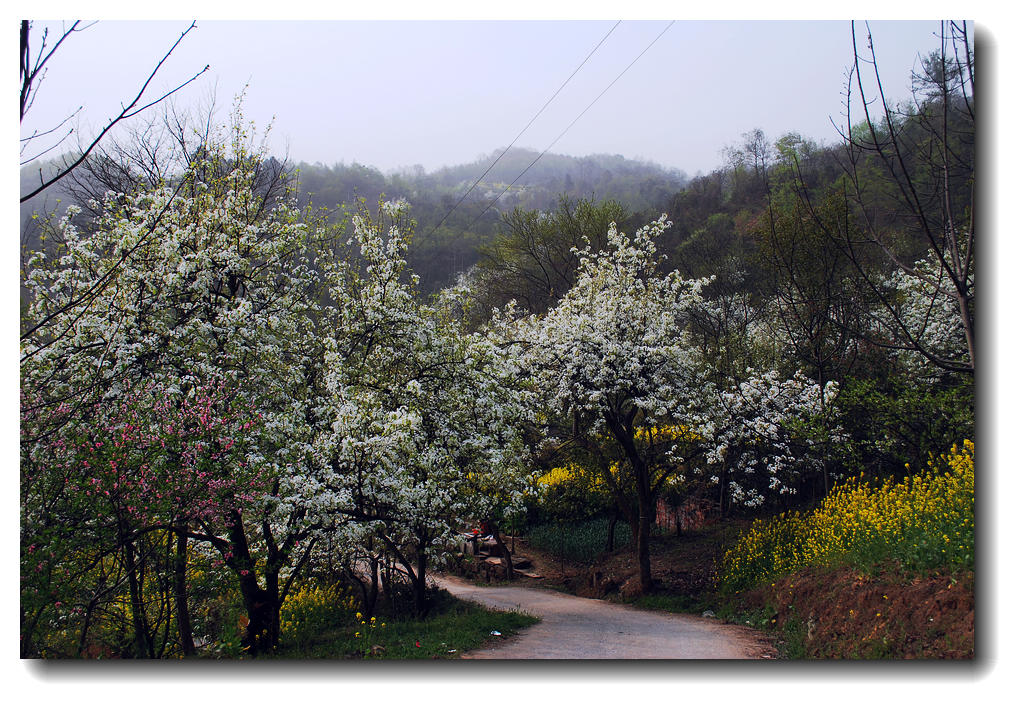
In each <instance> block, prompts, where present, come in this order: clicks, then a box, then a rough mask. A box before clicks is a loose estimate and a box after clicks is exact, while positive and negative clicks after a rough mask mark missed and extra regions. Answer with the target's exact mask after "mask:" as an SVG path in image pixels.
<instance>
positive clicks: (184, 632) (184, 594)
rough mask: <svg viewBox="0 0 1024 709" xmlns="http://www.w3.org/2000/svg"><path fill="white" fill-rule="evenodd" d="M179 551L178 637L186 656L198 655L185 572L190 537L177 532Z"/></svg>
mask: <svg viewBox="0 0 1024 709" xmlns="http://www.w3.org/2000/svg"><path fill="white" fill-rule="evenodd" d="M175 536H176V537H177V549H176V553H175V555H174V606H175V616H176V617H177V619H178V637H180V638H181V651H182V653H183V654H184V655H185V656H186V657H189V656H191V655H195V654H196V646H195V642H194V641H193V639H192V616H191V615H190V613H189V610H188V585H187V583H186V576H185V572H186V569H187V565H188V537H187V536H186V535H185V534H184V533H183V532H175Z"/></svg>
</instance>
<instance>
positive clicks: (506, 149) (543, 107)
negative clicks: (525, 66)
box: [426, 20, 622, 239]
mask: <svg viewBox="0 0 1024 709" xmlns="http://www.w3.org/2000/svg"><path fill="white" fill-rule="evenodd" d="M621 24H622V20H619V21H618V22H616V23H615V24H614V25H612V28H611V29H610V30H608V33H607V34H606V35H605V36H604V37H602V38H601V41H600V42H598V43H597V44H596V45H595V46H594V48H593V49H591V50H590V54H588V55H587V56H586V57H585V58H584V59H583V61H582V62H580V65H579V66H578V67H576V70H575V71H573V73H571V74H569V78H568V79H566V80H565V81H563V82H562V85H561V86H559V87H558V90H557V91H555V93H553V94H552V95H551V98H549V99H548V100H547V103H545V104H544V105H543V106H541V107H540V110H539V111H537V113H536V115H534V117H533V118H531V119H530V122H529V123H527V124H526V127H525V128H523V129H522V130H521V131H519V135H517V136H516V137H515V138H514V139H513V140H512V142H511V143H509V144H508V147H506V148H505V149H504V150H503V151H501V155H499V156H498V157H497V158H496V159H495V160H494V162H492V163H491V166H490V167H488V168H487V169H486V170H484V174H482V175H480V177H478V178H477V180H476V182H474V183H473V186H472V187H470V188H469V189H468V190H466V193H465V194H464V195H462V197H460V198H459V201H458V202H456V203H455V206H453V207H452V208H451V209H449V210H448V213H447V214H445V215H444V216H443V217H441V221H439V222H438V223H437V226H435V227H434V228H433V229H431V230H430V233H429V234H427V237H426V238H428V239H429V238H430V237H431V236H433V234H434V232H435V231H437V230H438V228H440V226H441V225H442V224H444V220H445V219H447V218H448V217H449V216H450V215H451V213H452V212H454V211H455V210H456V209H457V208H458V206H459V205H460V204H462V201H463V200H464V199H466V197H468V196H469V193H470V192H472V191H473V190H475V189H476V186H477V185H479V184H480V181H481V180H483V179H484V178H485V177H487V173H489V172H490V171H491V170H492V169H493V168H494V166H495V165H497V164H498V160H501V159H502V158H503V157H505V153H507V152H508V151H509V149H510V148H511V147H512V146H513V145H515V144H516V141H517V140H519V139H520V138H522V137H523V133H525V132H526V131H527V130H529V128H530V126H532V125H533V122H534V121H536V120H537V118H538V117H539V116H540V114H542V113H543V112H544V109H545V108H547V107H548V105H549V104H550V103H551V102H552V101H554V100H555V97H556V96H558V94H560V93H561V92H562V89H564V88H565V85H566V84H568V83H569V81H571V80H572V77H574V76H576V74H577V72H579V70H580V69H582V68H583V65H584V64H586V63H587V62H588V61H589V60H590V57H592V56H593V55H594V52H596V51H597V50H598V48H599V47H600V46H601V45H602V44H604V41H605V40H606V39H608V37H609V36H611V33H612V32H614V31H615V28H616V27H618V26H619V25H621ZM520 177H522V175H520ZM516 179H518V178H516ZM502 194H504V192H502Z"/></svg>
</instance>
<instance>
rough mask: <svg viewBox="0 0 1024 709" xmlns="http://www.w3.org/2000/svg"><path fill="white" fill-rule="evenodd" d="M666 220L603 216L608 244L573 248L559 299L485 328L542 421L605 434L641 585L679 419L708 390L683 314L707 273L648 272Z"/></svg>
mask: <svg viewBox="0 0 1024 709" xmlns="http://www.w3.org/2000/svg"><path fill="white" fill-rule="evenodd" d="M670 224H671V223H670V222H669V221H668V220H667V217H666V216H665V215H662V217H661V218H660V219H658V220H657V221H655V222H652V223H651V224H649V225H647V226H644V227H643V228H641V229H639V230H638V231H637V232H636V235H635V236H634V237H632V238H630V237H627V236H626V235H625V234H623V233H621V232H619V231H618V230H617V228H616V226H615V224H614V223H612V224H611V226H610V228H609V230H608V247H607V250H601V251H597V252H594V251H592V250H591V248H590V244H589V242H588V243H587V244H585V246H584V247H583V248H582V249H580V250H578V251H577V252H576V253H577V255H578V256H579V268H578V272H577V277H576V282H575V284H574V285H573V287H572V288H571V289H570V290H569V291H568V292H567V293H566V295H565V296H564V297H563V298H562V300H561V301H559V303H558V304H557V305H555V306H554V307H553V308H551V309H550V310H549V311H548V312H547V314H546V315H544V316H542V317H541V316H530V317H524V318H520V319H518V320H515V319H514V316H513V315H511V314H512V313H514V309H509V310H508V311H507V312H506V315H505V318H504V320H502V321H499V322H498V323H496V324H497V327H496V330H495V336H496V337H497V338H499V339H503V340H505V341H506V342H508V343H511V344H510V345H509V349H510V359H514V360H520V361H521V362H522V363H523V366H524V368H525V369H526V371H527V372H528V373H529V374H530V375H531V376H532V377H533V380H534V381H535V383H536V386H537V389H538V391H539V392H540V393H541V399H542V400H543V401H545V402H546V404H547V422H548V423H549V424H550V423H553V422H556V421H558V420H563V421H569V422H572V424H571V429H572V433H568V432H566V431H563V432H562V433H561V437H562V438H564V439H565V440H566V441H568V442H571V443H572V444H573V445H576V446H579V447H581V448H584V449H586V450H588V451H594V452H597V451H599V449H600V448H601V446H602V445H603V444H604V442H606V441H613V442H614V449H615V452H616V457H617V458H618V459H619V460H621V461H622V463H623V465H624V467H625V469H628V470H629V471H630V478H631V486H630V487H631V488H632V490H633V493H632V494H633V495H635V497H634V498H633V499H631V500H627V499H625V498H624V497H623V498H622V499H621V500H620V506H622V507H623V510H622V512H623V514H624V515H625V516H626V518H627V519H629V520H630V523H631V526H632V528H633V531H634V538H635V541H636V555H637V563H638V566H639V572H640V586H641V589H642V590H643V591H645V592H646V591H648V590H650V588H651V586H652V579H651V569H650V553H649V536H650V529H651V523H652V519H653V516H654V504H655V502H656V498H657V494H658V491H659V489H660V488H661V486H662V485H663V484H664V483H665V481H666V480H667V479H668V478H669V477H670V476H671V475H672V474H673V473H674V472H676V471H677V470H678V468H679V466H682V465H685V464H686V463H687V462H688V461H689V460H690V459H691V458H692V456H693V455H694V454H695V453H694V450H693V447H692V446H691V445H690V439H689V436H688V435H687V433H686V430H687V429H686V424H687V423H688V422H689V421H690V420H691V418H692V416H693V411H694V408H695V406H696V405H697V404H698V402H699V401H701V400H702V399H703V398H704V397H705V396H706V395H707V384H706V382H707V375H706V368H705V365H704V364H703V361H702V358H701V353H700V351H699V349H698V348H697V347H696V346H695V344H694V343H693V341H692V339H691V336H690V333H689V332H688V330H687V327H686V323H687V319H688V313H689V312H690V311H691V309H692V308H694V307H695V306H696V305H697V304H698V303H699V302H700V300H701V289H702V288H703V287H704V285H706V283H707V282H708V281H707V279H702V280H687V279H684V278H683V277H682V276H681V275H680V274H679V272H678V271H673V272H671V273H668V274H666V275H661V274H659V273H658V264H659V258H658V257H657V255H656V252H657V249H656V246H655V240H656V239H657V237H658V236H659V235H660V234H661V233H662V232H664V230H665V229H666V228H667V227H668V226H670ZM665 431H676V432H678V433H679V436H678V437H676V436H668V437H666V436H664V435H662V434H663V433H664V432H665ZM645 432H646V433H645ZM648 433H649V434H650V435H647V434H648ZM605 467H606V470H608V471H609V478H608V479H609V482H612V481H613V478H612V476H611V471H610V466H605ZM612 487H613V489H614V486H612ZM619 489H620V490H626V489H627V488H626V487H625V486H619Z"/></svg>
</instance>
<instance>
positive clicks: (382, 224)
mask: <svg viewBox="0 0 1024 709" xmlns="http://www.w3.org/2000/svg"><path fill="white" fill-rule="evenodd" d="M404 208H405V206H404V204H401V203H383V204H382V205H381V213H380V218H379V219H378V220H377V221H376V222H374V221H372V220H370V219H369V217H368V215H366V214H358V215H356V216H355V217H354V219H353V227H354V229H353V239H354V240H355V242H356V243H357V245H358V247H359V252H360V254H361V259H362V260H361V262H360V265H361V267H360V268H359V272H354V271H353V269H352V266H351V265H345V266H342V265H339V266H338V267H337V268H334V269H331V271H330V273H329V275H328V280H329V281H330V282H331V284H332V285H331V290H332V292H333V293H334V295H335V297H336V298H338V299H339V301H346V302H347V307H344V308H338V309H337V310H336V311H335V316H336V320H335V322H334V324H333V326H331V327H328V328H326V329H325V332H324V335H323V339H324V343H325V350H326V352H327V362H326V372H327V400H326V406H327V411H328V412H329V413H328V419H329V423H330V428H329V429H325V430H324V431H322V432H321V434H320V436H319V437H318V440H317V456H318V460H319V461H320V464H321V474H320V475H319V476H316V477H315V478H314V479H311V480H309V481H307V483H306V487H305V488H304V489H303V490H302V493H301V495H302V498H303V502H304V503H306V504H307V505H308V504H309V503H310V502H311V501H312V502H314V503H315V507H316V509H317V510H319V511H320V513H321V514H323V515H325V516H327V517H341V518H343V519H346V520H349V521H350V524H349V525H348V526H346V527H344V528H341V529H339V533H340V534H343V535H349V540H350V542H351V543H357V544H369V545H370V546H380V545H383V547H384V548H385V549H386V550H387V551H388V553H389V555H390V556H391V558H393V559H394V560H395V561H396V562H397V563H398V565H399V567H400V568H401V569H402V570H403V571H404V572H405V574H406V575H407V576H408V578H409V579H410V581H411V583H412V588H413V592H414V593H413V595H414V600H415V604H416V608H417V611H418V612H420V613H424V612H425V611H426V609H427V606H426V582H427V570H428V568H429V567H430V565H431V564H432V563H433V562H435V561H437V560H438V559H440V558H442V557H443V556H444V554H445V553H446V552H448V551H450V550H451V549H452V547H453V546H454V534H455V532H456V531H457V530H458V529H459V528H460V527H464V526H466V525H468V524H469V523H470V522H471V521H473V520H475V519H480V518H481V517H484V516H488V515H492V514H494V512H495V510H494V507H495V503H496V501H497V502H500V504H501V505H504V506H506V507H516V506H517V505H519V504H521V500H520V498H521V491H522V488H523V485H524V482H525V476H524V475H523V472H524V471H523V469H522V463H521V462H520V461H521V460H522V455H521V453H520V447H521V444H520V436H519V433H518V431H519V425H520V422H521V420H522V418H523V417H524V415H525V402H524V399H523V395H522V394H521V393H518V392H517V387H516V386H515V381H514V379H513V375H514V372H513V371H512V370H511V368H510V367H508V365H507V364H506V363H505V362H504V361H503V360H502V358H501V356H500V353H499V352H498V351H497V349H496V348H495V346H494V345H493V344H492V343H491V342H490V341H488V340H487V339H485V338H483V337H481V336H479V335H469V334H464V333H463V332H461V331H460V329H459V327H458V322H457V319H456V317H455V311H456V310H457V308H455V307H453V306H456V305H457V303H456V302H454V301H453V300H452V299H453V298H455V297H456V296H455V295H454V294H448V296H447V298H442V299H440V300H439V301H437V302H435V303H434V304H432V305H429V306H428V305H424V304H422V303H419V302H417V300H416V298H415V293H414V290H413V288H414V284H415V278H414V277H411V278H410V277H408V276H409V274H407V273H406V270H405V253H406V248H407V246H408V240H409V236H410V233H409V232H408V231H407V230H406V229H404V228H403V222H402V214H403V212H404ZM354 286H355V287H354ZM353 296H354V297H353ZM370 551H371V549H369V548H368V549H367V552H370ZM371 583H375V581H374V580H371Z"/></svg>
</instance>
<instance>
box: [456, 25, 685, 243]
mask: <svg viewBox="0 0 1024 709" xmlns="http://www.w3.org/2000/svg"><path fill="white" fill-rule="evenodd" d="M675 23H676V21H675V20H672V21H671V22H669V23H668V24H667V25H666V26H665V29H663V30H662V31H661V33H660V34H658V36H657V37H655V38H654V39H653V40H652V41H651V43H650V44H648V45H647V46H646V47H645V48H644V51H642V52H640V53H639V54H638V55H637V56H636V59H634V60H633V61H631V62H630V63H629V65H628V66H627V67H626V68H625V69H623V70H622V71H621V72H620V73H619V75H618V76H616V77H615V78H614V79H612V82H611V83H610V84H608V85H607V86H606V87H605V88H604V91H602V92H601V93H599V94H598V95H597V98H595V99H594V100H593V101H591V102H590V104H589V105H588V106H587V107H586V108H584V109H583V110H582V111H580V115H578V116H576V118H574V119H573V121H572V123H570V124H569V125H568V126H566V128H565V130H563V131H562V132H561V133H559V134H558V137H557V138H555V139H554V140H552V141H551V144H550V145H548V147H546V148H544V151H543V152H541V154H540V155H538V156H537V157H536V158H534V160H533V162H531V163H530V164H529V165H527V166H526V169H525V170H523V171H522V172H520V173H519V176H518V177H516V179H514V180H512V182H510V183H509V184H508V187H506V188H505V189H504V190H503V191H502V193H501V194H499V195H498V196H497V197H495V198H494V199H493V200H492V201H491V203H490V204H488V205H487V207H486V208H485V209H484V211H482V212H480V213H479V214H478V215H476V218H475V219H473V221H472V222H470V223H469V226H468V227H466V229H467V230H469V229H470V228H471V227H472V226H473V225H474V224H476V221H477V219H479V218H480V217H482V216H483V215H485V214H487V212H488V211H490V209H491V207H493V206H494V205H495V204H496V203H497V201H498V200H499V199H501V198H502V197H503V196H504V195H505V192H508V191H509V189H511V188H512V185H514V184H515V183H516V182H518V181H519V178H520V177H522V176H523V175H525V174H526V173H527V171H528V170H529V169H530V168H531V167H533V166H534V165H536V164H537V161H538V160H540V159H541V158H542V157H544V155H546V154H547V152H548V151H549V150H551V148H552V147H553V146H554V144H555V143H557V142H558V141H559V140H561V139H562V136H564V135H565V134H566V133H568V132H569V129H570V128H572V127H573V126H574V125H576V121H578V120H579V119H581V118H583V114H584V113H586V112H587V111H589V110H590V107H591V106H593V105H594V104H595V103H597V102H598V101H599V100H600V98H601V97H602V96H604V95H605V93H607V92H608V90H609V89H610V88H611V87H612V86H614V85H615V82H616V81H618V80H619V79H621V78H622V75H623V74H625V73H626V72H627V71H629V68H630V67H631V66H633V65H634V64H636V63H637V62H638V61H639V60H640V57H642V56H643V55H644V54H646V53H647V50H648V49H650V48H651V47H653V46H654V43H655V42H657V41H658V40H659V39H661V37H662V35H664V34H665V33H666V32H668V30H669V28H670V27H671V26H672V25H674V24H675ZM613 29H614V28H613Z"/></svg>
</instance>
